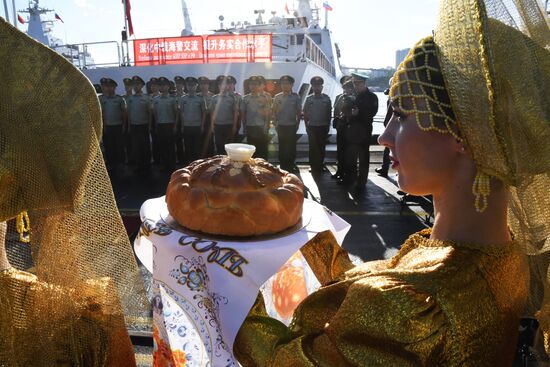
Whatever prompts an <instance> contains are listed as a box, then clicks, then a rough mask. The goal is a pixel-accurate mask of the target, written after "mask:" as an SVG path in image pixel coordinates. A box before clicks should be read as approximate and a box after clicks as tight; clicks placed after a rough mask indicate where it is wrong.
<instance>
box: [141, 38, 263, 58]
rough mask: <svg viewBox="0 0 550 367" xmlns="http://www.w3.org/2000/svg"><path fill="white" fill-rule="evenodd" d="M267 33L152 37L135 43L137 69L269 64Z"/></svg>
mask: <svg viewBox="0 0 550 367" xmlns="http://www.w3.org/2000/svg"><path fill="white" fill-rule="evenodd" d="M271 51H272V49H271V35H270V34H242V35H212V36H204V37H203V36H190V37H170V38H151V39H143V40H135V41H134V60H135V61H134V63H135V65H136V66H144V65H162V64H200V63H223V62H269V61H271V55H272V52H271Z"/></svg>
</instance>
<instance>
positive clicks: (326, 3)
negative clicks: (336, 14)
mask: <svg viewBox="0 0 550 367" xmlns="http://www.w3.org/2000/svg"><path fill="white" fill-rule="evenodd" d="M323 8H325V9H326V10H328V11H332V6H330V5H329V3H328V1H324V2H323Z"/></svg>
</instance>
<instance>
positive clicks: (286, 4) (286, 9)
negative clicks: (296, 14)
mask: <svg viewBox="0 0 550 367" xmlns="http://www.w3.org/2000/svg"><path fill="white" fill-rule="evenodd" d="M285 11H286V13H287V14H290V11H288V3H285Z"/></svg>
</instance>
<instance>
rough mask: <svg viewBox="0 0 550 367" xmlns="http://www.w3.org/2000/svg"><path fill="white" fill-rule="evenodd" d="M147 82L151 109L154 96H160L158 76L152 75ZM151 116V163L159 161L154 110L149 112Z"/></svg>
mask: <svg viewBox="0 0 550 367" xmlns="http://www.w3.org/2000/svg"><path fill="white" fill-rule="evenodd" d="M148 83H149V90H148V91H147V93H148V94H149V101H150V103H151V111H152V110H153V101H154V100H155V98H158V97H159V96H160V92H159V82H158V78H155V77H152V78H151V79H149V81H148ZM151 115H152V116H153V123H152V125H151V151H152V153H153V154H152V155H153V163H157V164H158V163H160V146H159V144H158V139H157V122H156V120H155V114H154V112H153V113H151Z"/></svg>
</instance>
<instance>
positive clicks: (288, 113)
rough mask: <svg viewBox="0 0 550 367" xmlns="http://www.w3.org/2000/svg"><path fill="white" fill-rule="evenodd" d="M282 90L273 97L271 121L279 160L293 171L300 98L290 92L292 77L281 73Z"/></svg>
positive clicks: (300, 106)
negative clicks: (274, 131)
mask: <svg viewBox="0 0 550 367" xmlns="http://www.w3.org/2000/svg"><path fill="white" fill-rule="evenodd" d="M279 83H280V85H281V90H282V92H281V93H279V94H277V95H276V96H275V98H274V99H273V122H274V124H275V127H276V128H277V135H278V137H279V162H280V163H281V168H282V169H284V170H286V171H290V172H292V171H295V170H296V166H295V162H296V140H297V139H296V138H297V136H296V132H297V131H298V127H299V126H300V117H301V116H302V100H301V98H300V96H299V95H298V94H297V93H294V92H292V87H293V86H294V78H293V77H291V76H290V75H283V76H282V77H281V78H280V79H279Z"/></svg>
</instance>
